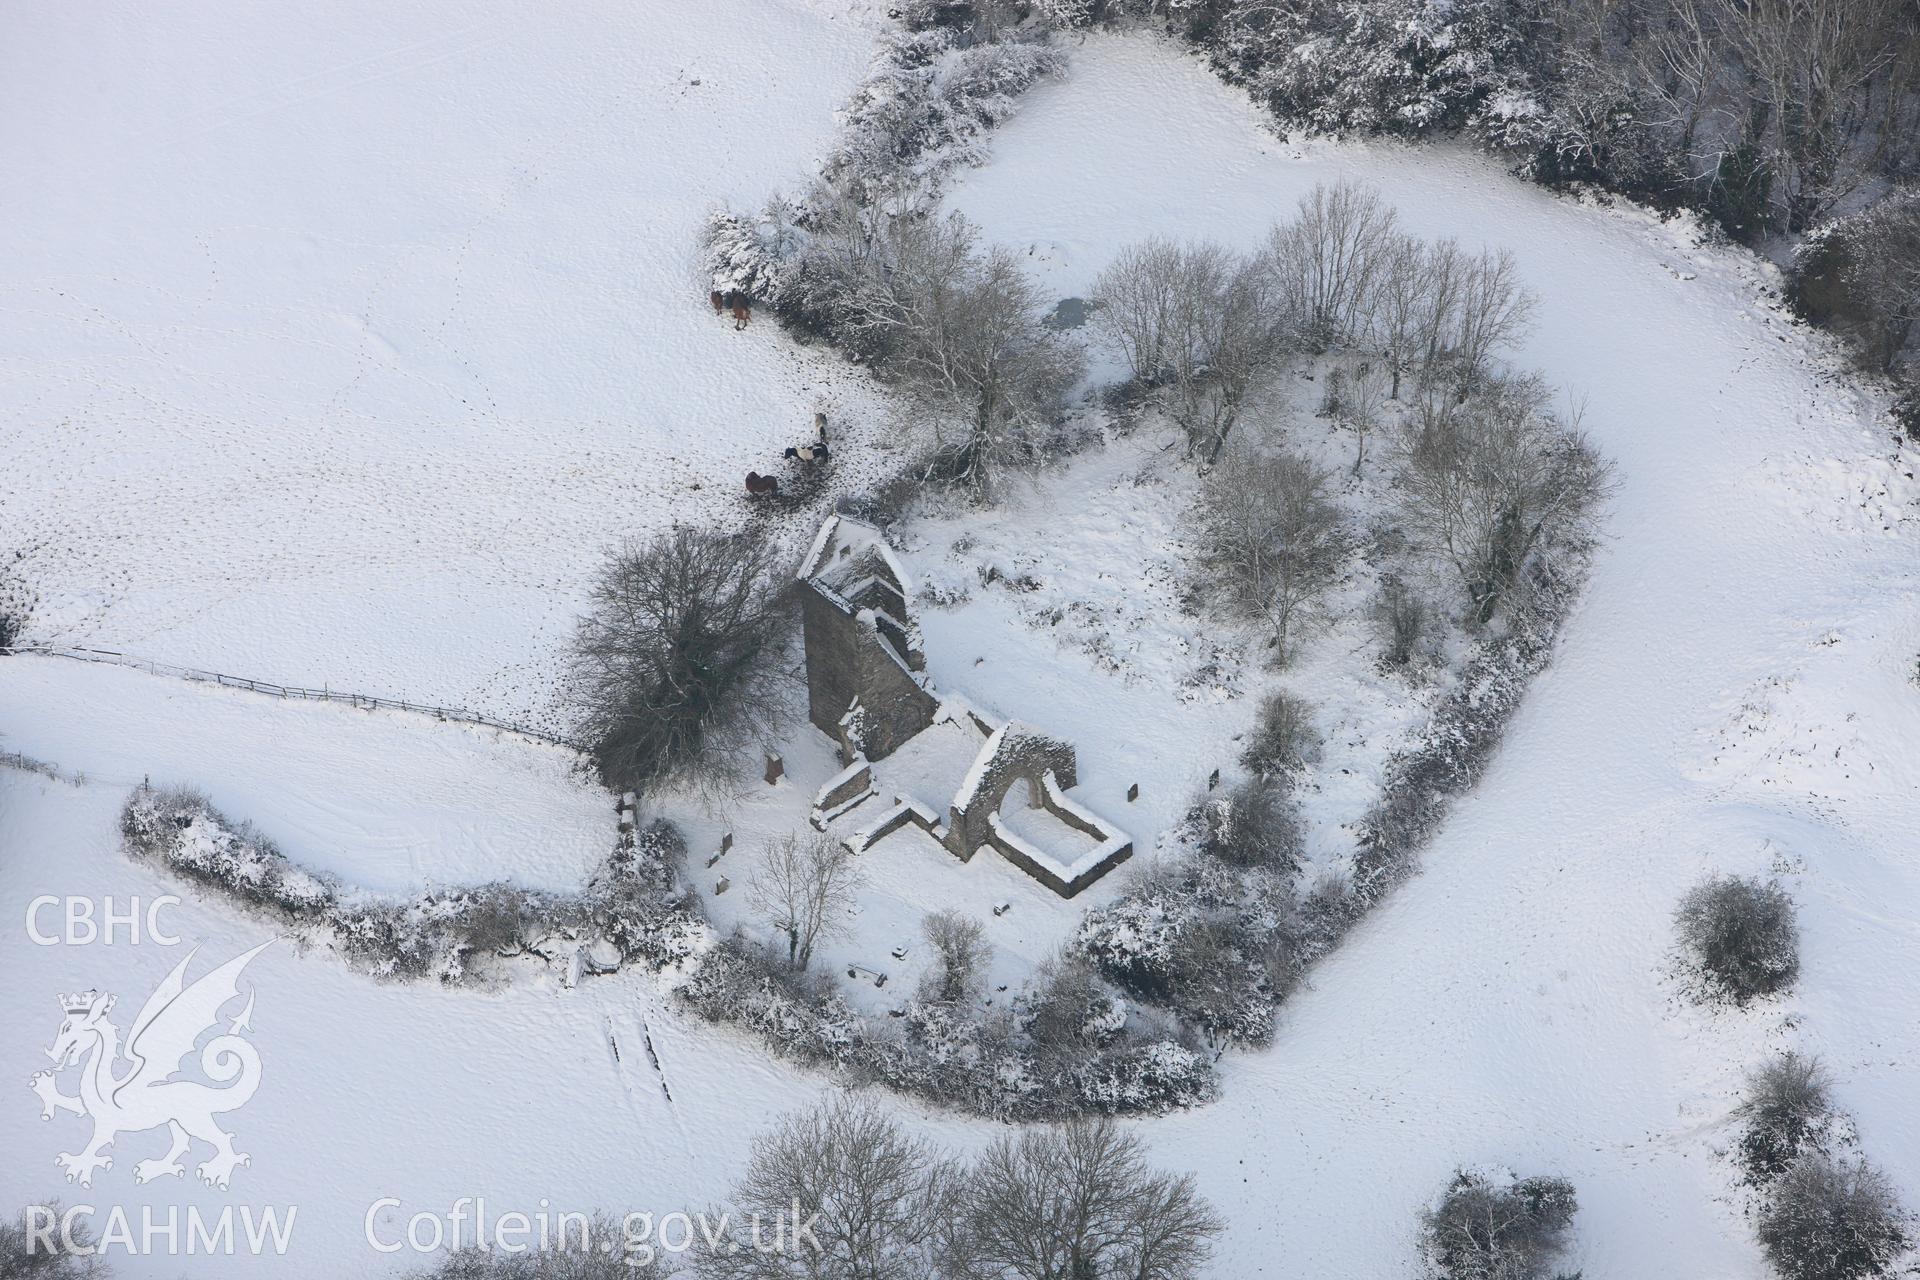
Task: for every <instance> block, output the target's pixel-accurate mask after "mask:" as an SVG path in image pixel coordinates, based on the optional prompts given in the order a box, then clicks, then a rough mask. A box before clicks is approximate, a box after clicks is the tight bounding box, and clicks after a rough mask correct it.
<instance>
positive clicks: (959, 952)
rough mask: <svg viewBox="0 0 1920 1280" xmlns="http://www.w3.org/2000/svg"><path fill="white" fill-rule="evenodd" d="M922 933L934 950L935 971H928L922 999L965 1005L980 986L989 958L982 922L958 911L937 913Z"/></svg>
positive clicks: (922, 927) (923, 923) (928, 918)
mask: <svg viewBox="0 0 1920 1280" xmlns="http://www.w3.org/2000/svg"><path fill="white" fill-rule="evenodd" d="M920 932H921V933H922V934H923V935H925V937H926V939H927V943H928V945H929V946H931V947H932V948H933V967H932V968H931V969H929V970H928V971H927V976H926V981H925V983H924V985H923V986H922V988H921V995H922V996H923V997H924V998H925V999H927V1000H931V1001H934V1002H936V1003H939V1004H962V1003H964V1002H966V1001H968V1000H971V999H972V998H973V997H974V995H975V994H976V993H977V992H978V990H979V986H980V966H981V965H982V964H983V963H985V961H986V958H987V943H986V930H985V929H984V928H983V927H982V926H981V924H980V922H979V921H978V920H976V919H974V918H973V917H972V916H969V915H962V914H961V913H960V912H958V911H953V910H946V911H936V912H934V913H933V914H932V915H929V916H928V917H927V918H926V919H924V920H922V921H921V922H920Z"/></svg>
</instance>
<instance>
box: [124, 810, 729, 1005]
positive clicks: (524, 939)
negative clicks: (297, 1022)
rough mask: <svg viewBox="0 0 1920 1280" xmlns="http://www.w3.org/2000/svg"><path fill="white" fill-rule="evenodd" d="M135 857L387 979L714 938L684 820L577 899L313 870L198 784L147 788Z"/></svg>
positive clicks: (629, 846)
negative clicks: (351, 879)
mask: <svg viewBox="0 0 1920 1280" xmlns="http://www.w3.org/2000/svg"><path fill="white" fill-rule="evenodd" d="M120 830H121V835H122V837H123V839H124V843H125V847H126V850H127V853H128V854H129V856H131V857H133V858H135V859H137V860H140V861H144V862H156V863H158V864H160V865H161V866H163V867H165V868H166V869H167V870H169V871H171V872H173V873H174V874H176V875H180V876H183V877H185V878H187V879H189V880H192V881H195V882H196V883H198V884H201V885H204V886H206V887H208V888H211V889H214V890H217V891H219V892H221V893H223V894H225V895H226V896H228V897H230V898H233V899H235V900H237V901H239V902H241V903H243V904H245V905H247V906H249V907H251V908H254V909H256V910H260V911H264V912H266V913H268V914H270V915H272V916H273V917H275V918H276V919H278V920H279V921H281V922H283V923H284V924H285V925H287V926H288V927H289V928H291V929H292V930H294V931H295V932H296V933H297V934H299V935H300V936H302V937H304V938H307V939H309V940H311V941H314V942H318V943H321V944H323V945H328V946H332V947H333V948H334V949H335V950H337V951H339V952H340V953H341V954H342V955H343V956H345V957H346V958H347V959H348V961H349V962H350V963H352V964H353V965H354V967H356V968H358V969H361V970H362V971H364V972H367V973H371V974H373V975H375V976H377V977H382V978H427V977H431V978H436V979H438V980H439V981H441V982H443V983H447V984H449V985H457V984H462V983H469V982H475V981H485V980H487V979H489V978H491V977H493V976H495V973H496V970H497V967H498V962H499V961H500V960H502V959H505V958H510V957H530V958H534V959H539V960H542V961H544V962H546V963H549V964H552V963H564V964H567V965H568V966H570V967H571V966H573V965H575V964H579V965H582V966H593V965H596V964H599V963H602V961H599V960H596V959H595V958H594V955H593V953H594V951H596V950H598V951H601V952H605V951H606V950H607V949H608V948H611V952H612V955H613V956H617V957H618V959H619V960H620V961H621V962H637V963H644V964H646V965H649V966H651V967H653V968H664V967H666V966H669V965H674V964H678V963H680V962H683V961H685V960H688V959H690V958H692V957H693V956H694V955H696V954H697V953H698V952H699V951H700V950H701V949H702V947H703V946H704V945H705V944H706V940H707V929H706V926H705V925H704V924H703V923H702V922H701V921H700V919H699V918H698V917H697V916H696V915H695V914H694V913H693V911H692V910H691V908H690V906H689V903H688V900H687V898H686V895H685V894H683V893H681V892H680V891H679V890H678V888H677V886H676V875H675V867H676V866H677V865H678V863H679V861H680V859H681V857H682V856H683V855H684V854H685V851H686V848H685V844H684V842H683V841H681V839H680V834H679V832H678V830H676V829H675V828H674V827H673V826H672V825H671V824H668V823H665V822H658V823H655V824H654V825H653V826H651V827H649V828H648V829H647V830H645V831H644V832H641V833H640V834H639V835H638V836H637V837H634V836H632V835H628V836H624V837H623V838H622V840H621V842H620V844H619V846H618V847H617V848H616V849H615V850H614V851H613V853H612V854H611V855H610V856H609V857H608V858H607V860H606V861H605V862H603V863H601V865H600V866H599V867H598V868H597V869H596V870H595V871H594V874H593V876H592V877H591V878H590V879H589V880H588V882H587V885H586V887H585V888H583V889H582V890H581V891H580V892H578V893H571V894H562V893H549V892H543V891H538V890H531V889H525V888H522V887H520V886H518V885H513V884H508V883H505V882H496V883H493V884H485V885H476V886H471V887H461V888H450V889H431V890H429V891H427V892H426V893H424V894H422V895H420V896H419V897H417V898H413V899H398V898H388V897H383V896H380V895H377V894H371V893H367V892H365V891H363V890H360V889H357V888H354V887H352V886H349V885H345V884H343V883H341V882H340V881H339V880H337V879H335V878H334V877H332V876H328V875H324V874H321V873H319V872H314V871H310V870H307V869H306V868H304V867H301V866H300V865H299V864H297V863H295V862H294V861H293V860H292V859H290V858H288V857H287V856H286V854H284V853H282V852H281V851H280V849H279V848H278V847H277V846H276V845H275V844H274V843H273V841H272V840H270V839H268V838H267V837H266V836H265V835H264V834H262V833H261V832H260V831H258V830H257V829H255V828H254V827H253V825H252V824H251V823H246V822H235V821H234V820H232V819H230V818H228V817H227V816H226V815H225V814H223V813H221V812H220V811H219V810H218V809H216V808H214V807H213V805H212V803H211V802H209V801H208V799H207V797H206V796H205V795H203V794H202V793H200V792H198V791H195V790H193V789H191V788H188V787H170V788H154V787H150V786H145V785H142V786H141V787H139V788H137V789H136V790H135V791H134V793H133V795H132V796H131V797H130V798H129V799H128V801H127V804H126V807H125V808H124V809H123V810H122V811H121V819H120Z"/></svg>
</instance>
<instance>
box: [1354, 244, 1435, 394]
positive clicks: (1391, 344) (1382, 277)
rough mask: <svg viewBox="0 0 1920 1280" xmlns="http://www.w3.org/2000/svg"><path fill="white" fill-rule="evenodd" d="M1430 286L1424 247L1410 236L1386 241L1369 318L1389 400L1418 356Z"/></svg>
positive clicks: (1398, 389)
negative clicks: (1380, 359)
mask: <svg viewBox="0 0 1920 1280" xmlns="http://www.w3.org/2000/svg"><path fill="white" fill-rule="evenodd" d="M1429 284H1430V280H1429V277H1428V272H1427V246H1426V245H1425V244H1423V243H1421V242H1420V241H1419V240H1417V239H1415V238H1414V237H1413V236H1410V235H1404V234H1396V235H1393V236H1391V237H1389V238H1388V239H1387V241H1386V243H1385V244H1383V245H1382V246H1381V248H1380V265H1379V268H1378V270H1377V271H1376V273H1375V282H1374V288H1373V306H1372V308H1371V309H1370V310H1369V312H1368V315H1369V317H1370V319H1371V322H1372V336H1373V339H1374V341H1375V342H1376V343H1377V344H1378V345H1379V348H1380V351H1381V353H1382V355H1383V356H1384V357H1385V361H1386V366H1387V378H1388V384H1389V385H1388V390H1387V398H1388V399H1390V400H1398V399H1399V398H1400V376H1401V374H1402V373H1403V372H1404V371H1405V369H1406V367H1407V364H1408V362H1409V361H1411V360H1412V359H1413V358H1414V357H1415V356H1416V355H1417V354H1419V353H1420V352H1421V325H1422V322H1423V320H1424V318H1425V314H1426V293H1427V289H1428V287H1429Z"/></svg>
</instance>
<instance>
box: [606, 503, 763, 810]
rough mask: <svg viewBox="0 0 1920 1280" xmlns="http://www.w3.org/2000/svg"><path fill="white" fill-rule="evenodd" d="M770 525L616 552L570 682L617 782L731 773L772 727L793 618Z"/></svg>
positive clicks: (623, 786) (684, 531)
mask: <svg viewBox="0 0 1920 1280" xmlns="http://www.w3.org/2000/svg"><path fill="white" fill-rule="evenodd" d="M777 559H778V552H777V550H776V548H775V547H774V544H773V542H772V540H771V539H770V537H769V536H768V535H767V534H766V533H765V532H764V531H760V530H756V529H749V530H747V531H744V532H740V533H732V534H728V533H720V532H715V531H711V530H696V529H689V528H685V527H676V528H674V529H673V530H671V531H669V532H667V533H663V534H660V535H658V536H656V537H654V538H652V539H650V540H648V541H645V542H632V543H628V544H627V545H626V546H624V547H622V548H621V549H620V550H619V551H618V552H616V553H615V554H614V555H613V557H612V559H611V560H610V561H609V563H608V564H607V566H606V568H605V569H603V570H602V571H601V573H600V577H599V578H598V580H597V581H595V583H594V586H593V594H592V609H591V611H590V612H589V613H588V614H587V616H586V617H584V618H582V619H581V620H580V623H579V626H578V629H577V630H576V632H575V635H574V641H573V651H572V655H571V664H570V672H569V674H570V683H569V689H570V693H571V696H572V700H573V702H574V705H575V707H576V709H577V712H578V714H579V718H580V721H581V724H582V727H583V729H584V731H585V735H586V737H587V740H588V741H589V742H590V743H591V744H592V746H593V752H594V758H595V761H596V763H597V764H598V765H599V769H600V775H601V777H602V779H603V780H604V781H605V782H606V783H607V785H609V786H610V787H612V788H613V789H614V790H616V791H623V790H627V789H644V788H646V787H649V786H653V785H655V784H658V783H663V782H668V781H695V782H697V781H700V780H701V779H702V778H703V777H711V776H716V775H722V776H723V775H725V774H727V773H729V772H731V770H732V769H733V767H734V766H736V765H737V764H738V762H739V760H740V758H741V756H742V755H743V753H744V752H746V751H747V749H749V748H750V747H752V746H753V745H755V744H756V743H758V742H759V741H761V740H762V738H763V737H764V736H765V734H766V732H767V731H768V729H769V727H770V725H769V717H770V714H771V712H770V708H771V707H772V706H773V705H774V699H773V698H772V697H771V696H769V695H770V690H769V689H768V687H767V685H768V682H769V681H770V679H771V678H772V675H773V673H772V672H771V670H770V664H769V662H768V658H769V656H770V655H771V653H772V652H773V650H775V649H776V648H777V647H778V645H779V642H780V637H781V633H782V630H783V629H784V627H785V626H786V625H787V620H786V617H785V614H784V611H783V610H781V609H780V608H779V607H778V603H777V600H776V582H777V580H778V578H779V576H780V575H779V574H778V572H777V567H778V566H777Z"/></svg>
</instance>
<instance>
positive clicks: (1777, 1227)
mask: <svg viewBox="0 0 1920 1280" xmlns="http://www.w3.org/2000/svg"><path fill="white" fill-rule="evenodd" d="M1907 1228H1908V1223H1907V1215H1906V1213H1905V1211H1904V1210H1903V1209H1902V1208H1901V1207H1900V1201H1899V1198H1898V1197H1897V1196H1896V1194H1895V1192H1894V1189H1893V1184H1892V1183H1891V1182H1889V1181H1888V1180H1887V1176H1886V1175H1885V1174H1883V1173H1881V1172H1880V1171H1879V1170H1878V1169H1876V1168H1874V1167H1873V1166H1872V1165H1870V1164H1868V1163H1867V1162H1866V1161H1864V1160H1835V1159H1833V1158H1832V1157H1830V1156H1827V1155H1825V1154H1822V1153H1818V1152H1816V1153H1814V1154H1811V1155H1807V1156H1803V1157H1801V1158H1800V1159H1799V1160H1797V1161H1795V1162H1794V1165H1793V1167H1792V1168H1791V1169H1789V1170H1787V1172H1786V1174H1785V1175H1784V1176H1782V1177H1781V1179H1780V1180H1779V1182H1778V1183H1777V1184H1775V1186H1774V1189H1773V1191H1772V1193H1771V1194H1770V1195H1769V1196H1768V1198H1767V1201H1766V1204H1765V1205H1764V1206H1763V1207H1762V1209H1761V1212H1760V1223H1759V1235H1760V1246H1761V1248H1763V1249H1764V1250H1766V1254H1767V1260H1768V1261H1769V1262H1771V1263H1772V1264H1773V1267H1774V1270H1775V1271H1777V1272H1779V1273H1780V1275H1781V1276H1783V1277H1785V1280H1860V1278H1861V1277H1865V1276H1886V1275H1891V1274H1893V1269H1894V1266H1895V1264H1896V1263H1897V1262H1898V1261H1899V1258H1900V1255H1901V1254H1902V1253H1904V1252H1905V1251H1906V1249H1907V1247H1908V1245H1909V1243H1910V1237H1909V1235H1908V1229H1907Z"/></svg>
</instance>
